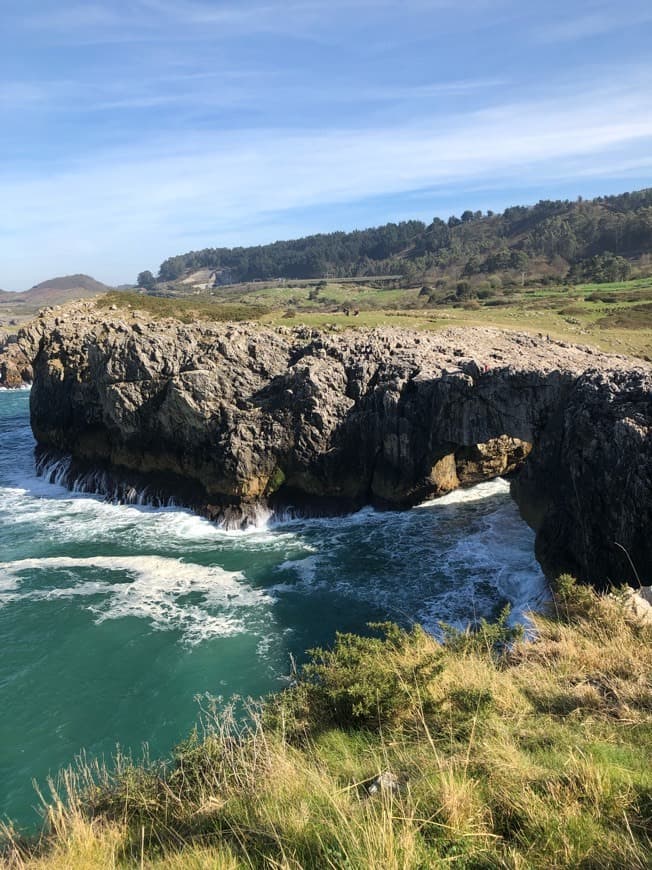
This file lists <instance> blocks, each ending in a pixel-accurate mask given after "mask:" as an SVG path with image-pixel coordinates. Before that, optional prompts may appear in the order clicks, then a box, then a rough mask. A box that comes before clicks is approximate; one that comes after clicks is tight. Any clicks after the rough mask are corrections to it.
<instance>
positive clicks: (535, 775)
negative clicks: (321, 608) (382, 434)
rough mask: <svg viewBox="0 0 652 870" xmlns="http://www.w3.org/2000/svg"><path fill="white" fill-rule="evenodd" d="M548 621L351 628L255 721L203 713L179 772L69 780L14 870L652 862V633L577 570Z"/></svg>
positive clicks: (136, 767) (74, 774) (163, 767)
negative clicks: (521, 629)
mask: <svg viewBox="0 0 652 870" xmlns="http://www.w3.org/2000/svg"><path fill="white" fill-rule="evenodd" d="M533 630H534V633H535V634H534V639H533V640H531V641H526V640H524V639H523V638H519V637H517V636H516V633H515V632H514V631H513V630H511V629H510V628H509V627H508V626H507V624H506V621H505V618H504V617H503V618H502V619H501V620H500V621H499V622H498V623H497V624H495V625H487V624H486V623H483V624H482V625H481V626H480V627H479V630H478V631H477V632H475V633H468V632H467V633H459V632H456V631H452V630H445V631H444V634H445V638H444V639H445V643H444V644H440V643H439V642H438V641H437V640H435V639H434V638H432V637H430V636H429V635H427V634H425V633H424V632H423V631H422V630H421V629H419V628H414V629H412V630H411V631H403V630H401V629H399V628H397V627H395V626H391V625H385V626H377V627H376V635H375V636H372V637H367V638H362V637H357V636H352V635H341V636H339V637H338V638H337V641H336V644H335V646H334V648H333V649H332V650H331V651H324V650H316V651H313V652H312V654H311V658H310V661H309V663H308V664H307V665H306V666H305V667H304V668H303V669H302V670H301V672H300V673H298V674H296V675H295V679H294V680H293V682H292V684H291V685H290V687H289V688H288V689H286V690H285V691H284V692H282V693H280V694H279V695H276V696H274V697H272V698H270V699H268V700H267V701H266V702H264V703H263V704H262V705H259V706H255V707H253V708H250V717H249V718H248V719H247V720H246V721H247V722H248V724H247V725H238V724H237V722H238V721H242V720H241V719H239V717H237V716H235V714H234V712H233V710H231V711H230V712H229V711H227V712H222V713H221V714H219V715H218V714H217V713H215V712H214V711H213V712H212V711H205V716H204V718H203V722H202V728H201V731H197V733H195V734H193V735H192V736H191V737H190V738H189V739H188V740H187V741H186V742H185V743H184V744H182V745H181V746H179V747H178V748H177V750H176V752H175V753H174V757H173V759H171V760H170V761H169V762H168V763H165V764H154V763H151V762H149V761H148V760H147V759H145V760H143V761H142V762H140V763H133V762H131V761H130V760H128V759H124V758H120V759H118V760H117V764H116V767H115V769H114V770H111V771H109V770H107V769H105V768H102V767H100V766H98V765H88V764H80V765H79V766H78V767H77V768H76V769H75V770H69V771H67V772H66V773H64V774H63V775H62V777H61V780H60V782H59V783H58V785H57V786H56V788H55V787H54V786H53V792H52V797H51V798H50V799H49V800H48V802H47V807H46V812H47V816H46V822H47V824H46V829H45V832H44V834H43V835H42V837H41V838H40V840H39V841H38V842H32V843H30V842H25V841H21V840H20V838H18V837H17V836H16V835H15V834H13V835H12V833H11V832H10V831H7V832H5V833H6V835H5V851H4V856H5V862H6V864H7V865H8V866H10V867H18V868H22V867H25V868H27V867H29V868H44V870H45V868H73V870H74V868H91V867H92V868H94V867H134V866H141V867H152V868H154V867H156V868H209V867H211V868H240V867H255V868H351V870H353V868H431V867H459V868H489V867H509V868H546V870H547V868H555V867H569V868H570V867H573V868H577V867H582V868H609V867H613V868H625V867H626V868H644V867H648V866H650V861H651V858H652V851H651V849H652V839H651V838H652V770H651V769H650V765H649V760H650V757H652V683H651V677H650V675H651V673H652V643H651V641H652V627H651V626H650V625H649V624H647V625H646V624H644V623H642V622H640V621H637V619H636V617H635V616H634V615H633V612H632V610H631V607H630V605H628V603H627V599H626V596H625V595H620V596H618V595H616V596H609V597H599V596H598V595H597V594H596V593H595V592H593V591H591V590H589V589H587V588H580V587H575V586H574V585H573V584H572V581H570V580H569V578H562V580H561V581H560V582H559V584H558V589H557V592H556V594H555V598H554V603H553V606H552V607H551V612H550V613H549V614H547V615H537V616H534V617H533Z"/></svg>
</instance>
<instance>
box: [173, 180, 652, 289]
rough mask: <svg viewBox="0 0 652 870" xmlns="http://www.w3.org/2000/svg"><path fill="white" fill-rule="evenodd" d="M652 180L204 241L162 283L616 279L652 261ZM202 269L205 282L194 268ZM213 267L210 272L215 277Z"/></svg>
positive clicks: (646, 269) (647, 267) (645, 269)
mask: <svg viewBox="0 0 652 870" xmlns="http://www.w3.org/2000/svg"><path fill="white" fill-rule="evenodd" d="M651 255H652V188H647V189H645V190H639V191H634V192H631V193H623V194H619V195H617V196H604V197H597V198H596V199H592V200H582V199H581V198H580V199H578V200H574V201H571V200H542V201H540V202H538V203H537V204H536V205H532V206H521V205H517V206H512V207H511V208H507V209H505V211H504V212H502V213H501V214H494V213H493V212H490V211H489V212H486V213H483V212H482V211H470V210H467V211H465V212H463V213H462V214H461V215H460V216H459V217H457V216H456V215H452V216H451V217H449V218H448V220H446V221H445V220H442V219H441V218H438V217H437V218H434V219H433V221H432V222H431V223H430V224H426V223H424V222H423V221H419V220H411V221H402V222H401V223H388V224H385V225H383V226H380V227H372V228H370V229H365V230H354V231H353V232H334V233H323V234H319V235H312V236H306V237H304V238H300V239H293V240H289V241H279V242H273V243H271V244H268V245H258V246H255V247H246V248H244V247H242V248H205V249H203V250H201V251H190V252H188V253H186V254H180V255H177V256H174V257H170V258H169V259H167V260H165V261H164V262H163V263H162V264H161V267H160V270H159V274H158V283H159V285H165V284H166V282H168V283H169V282H172V283H174V284H175V285H176V287H177V288H178V289H179V290H182V289H184V288H186V289H187V290H189V289H190V288H189V286H188V285H189V284H191V285H192V284H196V286H197V290H201V289H202V284H205V282H206V280H209V281H211V282H212V286H217V285H220V284H222V285H223V284H231V283H238V282H246V281H259V280H269V279H274V278H282V279H290V280H297V279H298V280H302V279H318V278H331V279H332V278H335V279H337V278H351V277H365V276H369V277H371V276H383V275H386V276H388V275H400V276H402V277H403V278H404V280H405V281H406V282H410V281H411V282H419V281H424V282H436V281H438V280H441V281H442V283H446V284H449V285H450V284H451V283H453V282H456V281H460V280H462V281H466V282H470V283H471V284H472V285H473V286H476V285H478V286H479V285H480V284H481V283H482V282H486V281H487V280H488V277H489V276H496V278H497V280H499V281H502V282H503V283H505V284H506V285H507V286H508V285H509V284H510V283H518V284H519V285H521V284H525V283H528V284H536V283H548V282H559V281H560V280H565V279H568V280H569V281H572V282H581V281H614V280H620V279H622V278H627V277H629V276H630V274H632V269H636V270H637V271H638V272H639V274H641V270H643V272H645V274H648V273H649V272H650V270H651V269H652V266H651V263H650V257H651ZM195 275H198V276H200V278H201V280H200V278H197V281H195V280H194V276H195ZM207 275H208V276H209V278H208V279H207V278H206V276H207Z"/></svg>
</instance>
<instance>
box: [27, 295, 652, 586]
mask: <svg viewBox="0 0 652 870" xmlns="http://www.w3.org/2000/svg"><path fill="white" fill-rule="evenodd" d="M20 344H21V347H22V348H23V349H24V350H25V352H26V353H27V355H28V356H29V357H30V359H32V360H33V363H34V375H35V381H34V387H33V390H32V394H31V419H32V428H33V431H34V434H35V436H36V438H37V441H38V442H39V444H40V445H41V446H42V448H46V449H48V450H57V451H63V452H65V453H67V454H71V455H72V456H73V458H74V461H75V473H80V472H81V471H83V470H84V468H86V469H87V468H95V469H97V468H98V467H101V468H103V469H107V470H109V471H110V473H111V474H112V475H113V477H114V479H119V478H121V477H122V478H124V479H125V480H128V481H129V480H130V481H136V482H140V481H143V480H146V481H148V482H150V483H155V484H156V485H157V486H159V487H161V488H162V489H163V490H167V491H169V492H171V493H172V494H175V495H176V496H177V497H179V498H181V499H182V500H184V501H185V502H186V503H188V504H190V505H191V506H193V507H194V508H195V509H197V510H200V511H201V512H203V513H204V514H206V515H208V516H211V517H214V518H224V517H228V518H229V519H230V520H231V521H233V519H234V518H237V521H240V520H241V519H242V518H245V519H246V518H247V516H249V515H251V514H252V513H254V512H255V510H256V509H257V508H258V506H259V505H261V504H264V505H271V506H272V507H274V506H280V505H288V504H293V505H299V506H302V507H304V508H307V509H310V510H311V511H315V512H316V511H328V512H332V511H336V510H345V509H352V508H356V507H359V506H361V505H363V504H367V503H372V504H376V505H379V506H382V505H384V506H408V505H411V504H414V503H416V502H418V501H420V500H423V499H424V498H428V497H432V496H434V495H440V494H442V493H444V492H448V491H450V490H451V489H454V488H455V487H457V486H459V485H463V486H466V485H470V484H472V483H476V482H478V481H480V480H486V479H489V478H491V477H495V476H497V475H500V474H505V473H510V472H515V471H517V470H518V469H520V471H518V477H517V478H516V480H515V483H514V487H513V492H514V495H515V498H516V500H517V501H518V503H519V505H520V506H521V510H522V512H523V514H524V516H526V518H527V519H528V521H529V522H530V523H531V524H532V525H533V527H534V528H535V529H536V530H537V553H538V555H539V558H540V560H541V562H542V564H543V565H544V567H545V568H546V570H547V571H548V573H550V574H554V573H555V572H556V571H557V570H558V569H560V568H568V567H571V568H572V569H573V570H574V571H575V573H577V574H579V575H580V576H581V577H583V578H584V579H589V580H592V581H593V582H595V583H601V582H604V581H605V580H606V579H612V580H618V579H620V580H623V581H625V580H630V579H631V578H632V570H631V566H630V563H629V559H628V557H629V558H631V560H632V561H633V562H634V564H635V565H636V567H637V569H638V570H639V573H640V574H641V575H642V576H647V577H650V575H651V574H652V551H651V550H650V534H649V532H650V520H651V519H652V517H651V516H650V510H651V504H652V476H651V475H652V471H651V464H652V439H651V436H650V422H651V420H652V412H651V408H650V395H651V393H650V390H651V388H652V372H651V370H650V367H649V366H647V365H645V364H643V363H640V364H638V363H637V364H636V366H635V367H632V366H633V363H632V361H631V360H626V359H625V358H623V357H614V356H605V355H602V354H599V353H596V352H594V351H591V350H589V349H587V348H578V347H572V346H568V345H565V344H564V343H561V342H559V343H558V342H548V341H543V340H538V339H536V338H534V337H532V336H529V335H524V334H518V333H505V332H501V331H498V330H490V329H467V330H445V331H443V332H437V333H424V332H412V331H408V330H401V329H393V328H383V329H376V330H351V331H347V332H344V333H336V334H326V333H320V332H317V331H314V330H311V329H309V328H306V327H299V328H295V329H287V328H282V327H279V328H276V329H264V328H261V327H260V326H259V325H247V324H220V325H214V324H207V323H197V324H193V325H184V324H181V323H179V322H177V321H173V320H166V321H151V320H149V319H148V318H147V316H146V315H139V314H138V312H131V311H129V312H120V311H115V312H114V311H109V312H100V311H97V310H95V309H94V308H93V305H92V303H76V304H74V305H72V306H70V307H68V308H66V309H64V310H63V312H54V311H48V312H45V313H44V314H43V315H42V316H41V317H40V318H39V319H38V320H37V321H35V322H34V323H33V324H32V325H31V327H30V328H29V329H27V330H24V331H23V333H22V334H21V337H20ZM530 451H531V452H530ZM616 544H618V545H620V546H616ZM621 547H624V548H625V549H626V550H627V552H628V555H626V554H625V553H624V552H623V550H622V549H621Z"/></svg>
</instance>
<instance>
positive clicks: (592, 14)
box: [537, 0, 652, 42]
mask: <svg viewBox="0 0 652 870" xmlns="http://www.w3.org/2000/svg"><path fill="white" fill-rule="evenodd" d="M580 6H581V7H584V8H580V9H579V10H578V9H577V7H576V5H575V4H573V3H571V4H569V5H568V7H567V8H566V9H565V10H564V11H563V13H562V14H561V15H559V16H555V18H554V20H552V21H550V22H546V23H544V25H543V26H542V27H540V28H538V32H537V38H538V40H539V41H541V42H577V41H579V40H583V39H590V38H591V37H597V36H603V35H604V34H614V33H617V32H620V31H623V30H628V29H630V28H637V27H640V26H641V25H646V24H650V23H651V22H652V7H651V6H650V4H649V3H648V2H647V0H645V2H643V3H640V2H639V0H627V2H625V3H624V4H622V5H621V4H619V5H618V6H614V4H613V3H609V4H603V3H599V4H595V3H591V4H589V7H588V9H587V8H586V6H585V4H580Z"/></svg>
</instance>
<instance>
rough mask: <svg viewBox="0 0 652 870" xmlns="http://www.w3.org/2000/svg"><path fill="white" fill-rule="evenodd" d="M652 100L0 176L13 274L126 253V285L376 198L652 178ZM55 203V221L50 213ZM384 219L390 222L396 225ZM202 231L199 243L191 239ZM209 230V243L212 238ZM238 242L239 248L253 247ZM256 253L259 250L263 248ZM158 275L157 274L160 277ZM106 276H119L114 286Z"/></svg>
mask: <svg viewBox="0 0 652 870" xmlns="http://www.w3.org/2000/svg"><path fill="white" fill-rule="evenodd" d="M651 144H652V92H650V90H649V89H643V88H640V89H639V90H638V91H637V92H632V91H631V89H628V90H627V92H623V91H622V90H619V89H616V88H614V89H613V90H612V91H611V92H607V91H605V90H595V91H592V92H586V93H583V94H581V95H579V96H577V97H574V98H572V99H570V98H568V99H566V100H565V101H560V100H555V101H546V100H544V101H534V102H531V103H522V102H521V103H513V104H505V105H501V106H498V107H494V108H492V109H488V110H481V111H478V112H475V113H473V114H471V115H466V116H458V117H455V116H451V117H450V118H448V119H447V122H446V124H445V125H442V124H441V123H432V122H429V123H414V124H412V125H410V126H409V127H406V128H405V129H401V130H397V129H395V128H391V127H390V128H387V127H377V128H373V129H360V130H357V131H351V130H348V129H347V130H333V129H323V130H321V131H312V132H310V133H304V132H300V131H281V130H273V129H266V130H259V131H257V132H256V133H255V134H245V133H237V132H228V133H223V134H212V135H210V136H206V135H205V134H203V133H200V132H194V133H193V132H191V131H188V132H187V133H186V134H185V135H184V136H183V137H179V138H178V139H177V140H176V141H175V142H170V141H166V140H165V139H164V138H163V139H153V138H152V137H150V138H148V139H147V141H146V142H139V143H137V144H135V145H134V146H132V147H129V148H123V149H117V150H115V151H112V152H108V153H105V154H102V155H99V159H98V156H97V155H96V156H94V158H93V160H87V161H85V160H81V161H78V162H76V164H75V165H72V166H70V167H69V168H68V169H67V170H65V171H62V172H59V173H57V174H56V175H54V176H43V175H34V174H31V173H30V174H26V175H24V176H23V177H22V178H18V179H16V178H11V177H8V176H7V174H6V173H1V174H0V182H1V183H2V189H3V198H4V202H5V210H4V212H3V215H2V216H1V217H0V235H1V234H4V235H5V237H6V238H7V239H8V240H9V242H8V243H6V244H5V245H3V246H2V247H0V256H1V257H2V259H3V260H4V262H5V264H6V266H10V265H11V264H12V263H14V264H16V260H17V252H16V249H15V239H16V237H17V236H20V235H21V234H25V235H27V234H28V235H29V238H30V246H31V247H32V248H33V249H34V250H39V251H41V252H49V254H50V255H51V254H52V253H53V252H55V251H56V250H57V248H60V249H61V248H62V247H63V252H65V253H62V252H60V254H59V257H60V261H59V262H60V268H61V269H65V266H66V263H64V259H66V260H67V264H68V265H69V266H70V268H72V264H73V263H77V264H83V263H84V262H85V258H87V257H88V258H91V259H93V258H94V261H96V262H107V263H108V262H110V261H111V260H112V259H113V257H114V252H115V249H116V245H118V246H119V249H120V251H121V268H120V275H118V274H116V272H115V271H114V270H113V269H110V270H109V268H108V266H107V268H106V269H105V271H104V272H103V276H104V277H106V278H109V279H112V280H120V278H124V275H125V270H126V271H127V275H129V274H130V272H132V271H133V270H134V269H138V267H143V265H147V263H145V264H143V251H144V250H148V251H151V252H152V253H151V254H150V256H152V257H154V256H156V257H157V259H163V258H164V256H166V255H168V254H170V253H172V252H175V251H176V250H178V249H180V246H181V245H182V241H181V240H183V242H184V243H185V245H186V246H190V247H192V246H195V244H197V245H203V244H220V243H223V242H224V237H225V236H227V237H231V240H232V232H233V227H234V226H238V227H243V226H246V225H249V226H255V227H256V228H257V232H261V228H262V231H263V232H266V233H269V234H270V236H268V238H269V237H273V232H274V230H273V227H274V224H275V220H277V218H278V216H279V215H281V214H283V215H284V216H285V217H284V220H286V222H287V215H288V213H291V212H292V210H305V209H306V208H312V209H316V210H317V209H320V208H324V207H325V206H327V205H332V204H333V203H339V204H340V205H346V203H353V202H356V201H358V200H360V199H363V198H365V197H370V196H379V195H392V194H396V193H399V192H401V191H408V190H418V189H421V188H428V187H435V186H436V187H439V188H442V187H449V188H450V187H454V186H456V185H460V184H462V185H473V184H481V183H486V182H487V181H489V180H491V182H492V183H494V184H495V183H498V182H499V181H500V179H508V178H510V177H513V176H514V175H515V174H518V176H519V178H521V179H525V178H528V177H529V178H530V179H532V178H537V179H539V180H540V179H541V178H547V179H550V180H551V181H556V180H558V179H559V178H562V177H572V176H573V175H574V174H581V173H584V176H585V177H587V176H590V175H591V166H593V167H594V170H593V174H594V175H596V176H599V175H603V174H604V173H605V172H607V171H608V172H610V173H612V174H613V173H618V172H620V173H621V174H622V173H623V167H624V165H625V163H626V161H629V162H630V164H635V165H636V166H637V167H638V169H639V170H640V168H641V167H643V168H645V167H646V166H649V167H650V168H652V158H649V157H648V155H650V154H652V149H651V148H650V145H651ZM44 202H46V203H49V204H50V207H49V208H48V209H46V210H44V208H43V203H44ZM387 217H388V218H389V217H391V215H388V216H387ZM198 223H199V224H201V226H203V227H204V229H203V230H202V232H200V233H196V234H193V231H192V227H193V226H195V225H197V224H198ZM207 226H208V227H210V230H207V229H206V227H207ZM255 240H256V239H253V238H251V237H249V238H247V237H246V232H245V233H243V234H242V235H241V236H240V241H241V242H247V241H255ZM257 240H258V241H260V240H262V239H260V238H258V239H257ZM154 265H155V264H154ZM107 271H109V272H110V274H108V275H107V274H106V272H107Z"/></svg>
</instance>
